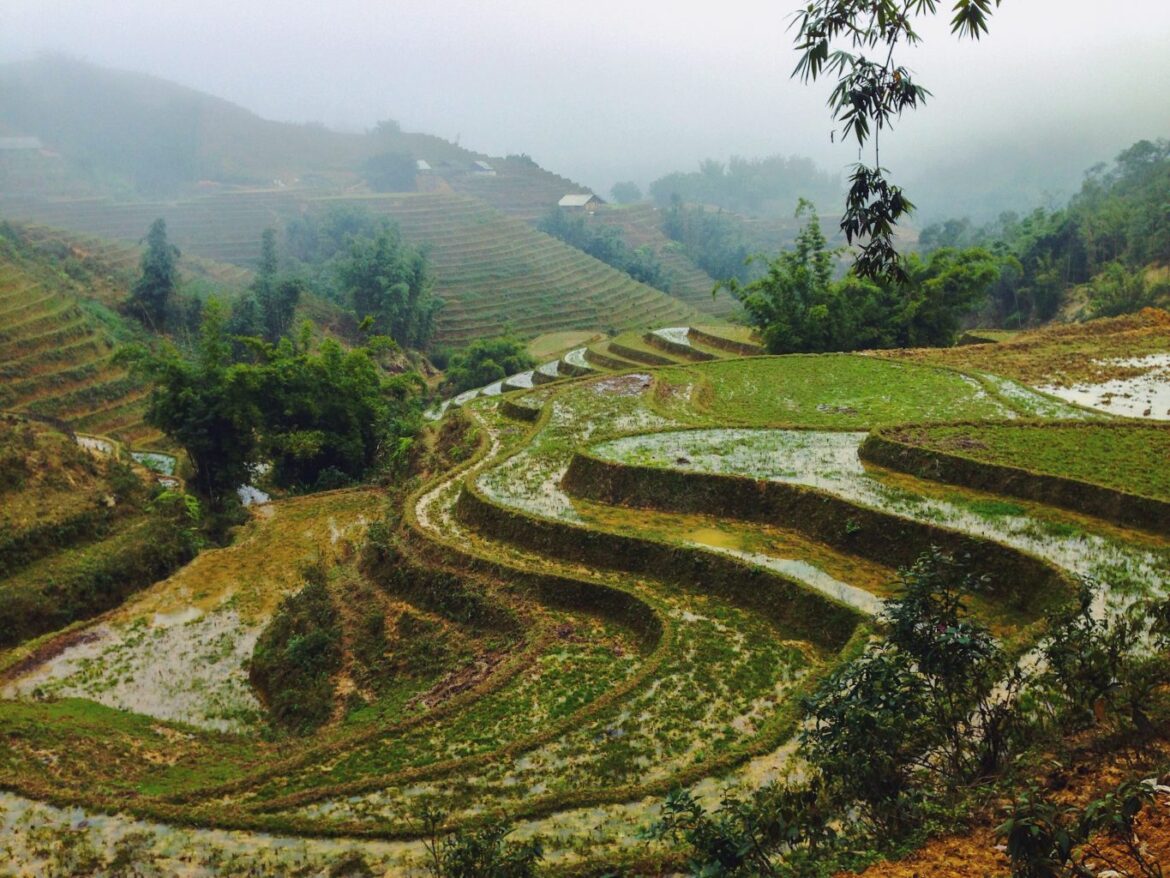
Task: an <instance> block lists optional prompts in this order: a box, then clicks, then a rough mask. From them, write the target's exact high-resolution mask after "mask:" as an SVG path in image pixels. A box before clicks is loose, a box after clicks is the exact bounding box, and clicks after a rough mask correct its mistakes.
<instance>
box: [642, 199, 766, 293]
mask: <svg viewBox="0 0 1170 878" xmlns="http://www.w3.org/2000/svg"><path fill="white" fill-rule="evenodd" d="M662 231H663V232H664V233H665V234H666V236H667V237H669V238H671V239H672V240H674V241H677V242H678V243H679V244H681V245H682V248H683V251H684V252H685V253H686V255H687V258H688V259H690V260H691V262H693V263H694V264H695V265H697V266H699V268H701V269H703V271H705V272H707V274H709V275H711V277H713V278H715V279H717V280H721V281H723V280H730V279H732V278H734V279H736V280H738V281H740V282H746V281H747V280H748V279H749V276H750V265H749V259H748V256H749V254H748V247H747V244H746V243H745V241H744V235H743V229H742V227H741V224H740V223H739V222H738V221H737V220H736V219H734V218H733V217H730V216H728V215H727V214H724V213H722V212H714V211H709V210H705V209H704V208H703V207H702V206H700V205H692V206H689V207H688V206H686V205H684V204H683V201H682V199H681V198H678V197H674V198H672V200H671V202H670V207H669V208H668V209H667V210H664V211H663V214H662Z"/></svg>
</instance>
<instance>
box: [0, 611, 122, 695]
mask: <svg viewBox="0 0 1170 878" xmlns="http://www.w3.org/2000/svg"><path fill="white" fill-rule="evenodd" d="M94 621H96V620H94ZM100 636H101V635H100V634H99V632H97V631H95V630H94V628H93V627H92V625H91V627H88V628H79V629H77V630H75V631H70V632H68V633H66V634H63V635H61V636H60V637H54V638H52V639H50V640H48V641H46V642H45V643H42V644H41V645H40V646H38V647H37V648H36V649H34V650H33V651H32V652H31V653H29V654H28V655H27V656H25V657H24V658H22V659H21V660H20V661H18V662H16V663H15V664H12V665H9V666H8V667H7V668H5V669H4V671H3V672H2V673H0V683H7V682H9V681H11V680H16V679H19V678H20V677H23V676H24V675H25V674H27V673H29V672H30V671H34V670H36V669H37V668H39V667H40V666H41V665H43V664H45V663H46V662H50V661H52V660H53V659H55V658H56V657H57V656H59V655H61V653H63V652H65V650H67V649H69V648H71V647H73V646H80V645H81V644H84V643H92V642H93V641H95V640H97V639H98V638H99V637H100Z"/></svg>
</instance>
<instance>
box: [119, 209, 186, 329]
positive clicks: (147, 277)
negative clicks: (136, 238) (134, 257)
mask: <svg viewBox="0 0 1170 878" xmlns="http://www.w3.org/2000/svg"><path fill="white" fill-rule="evenodd" d="M143 240H144V241H145V242H146V252H145V253H143V254H142V262H141V274H140V275H139V278H138V280H136V281H135V282H134V286H133V287H132V288H131V290H130V306H131V309H132V310H133V311H134V313H135V314H137V315H138V317H139V319H141V320H142V322H143V323H145V324H146V325H147V326H149V327H150V328H152V329H154V330H156V331H162V330H165V329H166V328H167V318H168V311H169V308H170V305H171V300H172V298H173V297H174V295H175V291H176V290H177V289H178V285H179V248H178V247H175V246H174V245H173V244H171V243H170V242H169V241H167V224H166V220H164V219H163V218H162V217H159V218H158V219H156V220H155V221H154V222H153V223H151V226H150V231H149V232H147V233H146V237H145V238H144V239H143Z"/></svg>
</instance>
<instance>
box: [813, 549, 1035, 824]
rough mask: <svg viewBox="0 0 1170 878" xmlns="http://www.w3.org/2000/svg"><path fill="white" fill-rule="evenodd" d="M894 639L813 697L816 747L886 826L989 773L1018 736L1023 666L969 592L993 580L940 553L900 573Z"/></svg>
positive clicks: (913, 816) (824, 769) (820, 766)
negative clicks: (970, 608)
mask: <svg viewBox="0 0 1170 878" xmlns="http://www.w3.org/2000/svg"><path fill="white" fill-rule="evenodd" d="M899 579H900V584H901V593H900V594H899V596H898V598H896V599H894V600H892V601H890V602H889V603H888V604H887V607H886V610H885V612H884V613H883V617H882V620H881V621H882V622H883V623H884V624H885V626H886V630H887V636H886V639H885V640H884V641H882V642H880V643H878V644H875V645H871V646H870V647H869V648H867V649H866V651H865V652H864V653H863V654H862V655H861V656H860V657H859V658H857V659H854V660H852V661H849V662H846V663H845V664H843V665H841V666H840V667H838V668H837V669H836V670H835V671H834V672H833V673H832V674H830V675H829V676H828V677H826V678H825V679H824V681H823V682H822V683H821V684H820V685H819V686H818V687H817V689H816V690H815V691H814V692H813V693H812V695H810V696H809V697H808V698H807V699H805V701H804V704H805V708H806V711H807V713H808V716H809V720H810V722H809V724H808V726H807V727H806V728H805V729H804V730H803V731H802V732H801V734H800V740H801V747H802V751H803V752H804V754H805V755H806V756H807V758H808V759H809V762H810V763H811V764H812V765H814V766H815V767H816V768H817V770H818V771H820V772H821V774H822V775H823V776H824V778H825V781H826V783H827V784H829V785H830V786H831V787H833V788H834V789H836V790H837V792H838V795H839V797H840V801H841V802H842V803H843V804H851V803H855V804H857V805H859V806H860V807H861V808H862V811H863V814H864V816H865V818H866V819H867V820H868V821H869V822H871V823H872V824H873V825H874V826H875V827H876V828H877V830H878V831H879V832H880V833H883V834H891V835H893V836H897V835H899V834H901V833H903V832H905V831H906V830H907V829H909V828H910V827H912V826H913V825H915V824H916V823H917V822H918V821H919V819H920V814H921V811H920V808H921V801H922V798H923V794H924V793H925V792H928V791H933V790H937V789H939V788H943V789H946V788H953V787H955V786H957V785H960V784H962V783H964V782H967V781H970V780H973V779H976V778H980V777H984V776H986V775H987V774H988V773H989V772H991V771H992V770H994V769H996V768H997V767H999V766H1000V765H1001V764H1002V762H1003V760H1004V759H1005V757H1006V756H1007V755H1008V753H1009V752H1010V750H1011V747H1012V746H1013V744H1015V743H1017V734H1018V728H1019V723H1020V714H1019V711H1018V708H1017V698H1018V695H1019V692H1020V690H1021V686H1022V679H1021V677H1020V674H1019V671H1018V669H1017V668H1016V667H1015V666H1014V665H1013V663H1012V662H1011V661H1010V660H1009V658H1008V657H1007V655H1006V654H1005V653H1004V651H1003V649H1002V647H1001V646H1000V645H999V643H998V642H997V641H996V640H995V638H994V637H993V636H992V635H991V633H990V632H989V631H988V630H987V628H986V627H985V626H983V625H982V624H980V623H978V622H976V621H975V620H973V619H971V618H970V616H969V615H968V614H967V611H966V605H965V599H966V596H967V595H969V594H971V593H972V592H973V591H977V590H980V589H982V588H984V587H985V584H984V583H982V582H981V581H979V580H977V579H975V578H973V577H971V576H970V575H968V574H967V573H966V572H965V571H964V570H963V568H962V566H961V565H960V564H958V563H956V562H955V561H954V559H952V558H950V557H948V556H946V555H943V554H941V553H939V552H938V551H931V552H929V553H926V554H924V555H923V556H922V557H921V558H919V559H918V561H917V562H916V563H915V564H914V565H913V566H912V567H911V568H910V569H908V570H904V571H902V572H901V573H900V576H899Z"/></svg>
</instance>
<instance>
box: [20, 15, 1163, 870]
mask: <svg viewBox="0 0 1170 878" xmlns="http://www.w3.org/2000/svg"><path fill="white" fill-rule="evenodd" d="M833 6H835V4H832V3H828V2H822V0H818V2H814V3H812V4H811V5H810V6H809V7H808V9H807V10H806V11H802V12H801V13H800V15H799V16H798V18H797V19H796V20H795V21H796V32H797V33H798V34H799V37H798V39H797V40H796V43H795V45H796V48H797V50H798V54H799V53H801V52H803V53H804V54H803V55H800V57H801V58H802V59H803V60H802V61H801V63H802V64H806V65H811V66H809V67H805V68H799V67H798V71H799V70H801V69H803V70H804V71H805V73H806V74H807V75H806V76H805V78H806V79H808V80H812V81H817V82H818V83H819V82H820V79H823V78H832V77H834V76H836V75H837V73H838V72H839V70H840V69H843V68H833V67H831V66H829V65H826V66H823V67H822V66H820V63H821V62H817V61H816V58H817V57H818V55H817V53H818V52H820V51H821V49H820V48H818V46H820V45H821V44H820V43H818V42H817V40H819V39H821V38H822V37H823V38H825V39H827V40H829V42H826V43H825V44H824V50H825V51H826V52H827V51H828V46H829V45H830V43H831V44H832V45H837V44H836V43H835V42H832V41H833V40H842V41H843V43H842V45H849V39H853V40H855V42H854V43H853V44H852V45H853V48H854V49H859V48H860V47H862V46H867V47H871V48H872V47H881V48H882V52H881V55H882V57H886V49H887V48H888V50H889V57H890V59H891V60H887V62H886V65H887V67H889V66H890V65H891V64H892V63H893V61H892V59H893V57H894V55H893V50H894V48H895V46H896V45H897V46H898V48H899V51H901V46H902V43H903V42H905V41H907V36H908V34H907V31H906V29H907V28H910V27H911V23H912V21H914V20H915V19H916V18H918V17H921V16H929V15H930V14H932V13H933V12H934V11H935V10H934V4H923V5H920V4H907V5H906V11H905V13H904V14H900V17H899V16H895V17H894V18H891V19H890V21H891V22H892V23H890V24H886V25H882V26H881V27H878V26H877V25H875V24H874V23H873V21H871V22H870V23H869V24H866V23H865V17H864V16H863V17H862V18H859V19H857V20H856V21H853V20H852V19H850V21H851V22H852V24H850V25H849V27H845V25H843V24H842V23H841V22H836V21H835V19H833V18H832V16H831V15H830V13H831V9H830V7H833ZM858 6H859V8H860V6H866V7H867V8H868V7H870V6H872V7H874V8H875V9H878V10H879V11H880V10H884V9H886V8H887V7H888V6H890V4H887V3H885V2H884V0H875V2H874V3H870V4H859V5H858ZM849 8H850V9H852V7H849ZM890 8H892V7H890ZM899 8H900V7H899ZM994 8H995V7H994V6H992V5H990V4H989V3H984V2H975V3H970V4H968V3H958V4H956V5H955V11H954V14H955V15H956V20H955V22H954V23H953V29H954V31H955V33H956V34H958V35H959V36H979V34H980V33H981V32H983V31H985V30H986V28H987V23H986V19H987V18H988V17H990V16H991V12H992V10H993V9H994ZM887 11H888V10H887ZM838 12H839V13H840V14H841V15H844V14H846V13H844V12H840V10H838ZM911 13H913V14H911ZM849 14H850V15H855V16H856V15H861V13H860V12H858V11H857V10H854V11H853V12H850V13H849ZM875 14H876V13H875ZM997 14H998V13H997ZM818 16H822V17H818ZM823 16H829V17H828V18H824V17H823ZM883 20H884V19H883ZM843 28H844V29H843ZM850 28H852V30H850ZM842 34H854V35H855V36H853V37H850V38H846V37H845V36H842ZM909 35H910V36H911V37H913V36H914V34H913V31H910V32H909ZM858 40H859V41H860V42H857V41H858ZM909 41H910V42H914V40H913V39H911V40H909ZM810 59H811V60H810ZM866 69H868V68H865V65H860V66H859V67H857V69H856V70H855V71H854V73H853V74H851V75H856V76H862V75H863V74H864V75H870V74H869V73H865V70H866ZM880 69H881V70H884V71H885V72H884V73H883V74H881V75H883V76H884V75H887V74H888V75H889V76H893V75H894V73H893V72H891V71H894V72H896V73H897V76H896V77H895V78H894V79H889V80H886V79H880V80H879V81H880V82H884V83H886V84H885V85H884V86H882V88H884V89H887V91H879V92H878V94H879V98H875V100H879V99H880V100H883V101H891V100H894V98H893V97H892V96H891V94H890V93H889V92H888V89H889V88H891V86H890V85H889V83H890V82H897V83H900V82H901V81H902V77H903V75H905V76H909V74H908V73H906V72H905V71H903V69H902V68H893V67H890V69H889V70H887V69H886V68H880ZM872 75H875V76H877V75H879V74H878V73H873V74H872ZM798 79H799V77H798ZM834 94H835V95H837V94H839V93H834ZM835 99H837V98H835ZM842 100H844V99H843V98H842ZM95 102H100V105H101V106H103V107H107V108H109V112H110V114H111V119H113V118H117V119H119V120H121V122H122V124H124V125H125V126H126V127H133V128H134V129H135V131H134V132H133V133H129V132H127V131H126V130H124V129H122V128H117V129H116V128H115V126H114V125H113V122H112V121H110V120H105V119H95V118H93V117H92V114H87V113H85V112H83V109H84V107H86V106H89V105H93V104H94V103H95ZM915 106H916V103H915V102H914V101H911V102H910V103H909V104H906V105H899V106H898V107H897V109H898V111H899V112H900V111H901V110H902V109H913V108H914V107H915ZM858 112H866V113H871V114H877V115H874V116H873V119H874V120H875V125H876V127H881V125H877V123H876V120H878V119H879V117H880V118H881V119H883V120H885V121H888V117H889V115H890V113H891V112H892V110H891V108H890V107H889V106H886V107H885V112H886V116H885V117H882V116H881V113H882V107H881V106H876V105H875V106H871V107H869V108H868V109H864V110H861V111H858ZM836 118H837V121H841V120H842V118H844V117H842V116H840V115H838V116H837V117H836ZM189 119H190V120H197V122H190V125H187V124H186V122H182V124H180V122H181V120H189ZM821 121H822V122H823V120H821ZM850 124H854V123H850ZM883 124H884V121H883ZM868 131H869V129H868V128H864V129H863V130H862V131H861V132H860V133H858V132H857V131H855V130H853V131H852V133H851V134H850V136H851V137H852V136H854V134H857V140H858V143H859V144H860V145H861V147H862V149H863V150H868V149H870V148H871V147H870V144H869V141H868V140H867V137H868ZM459 141H460V138H459V137H456V138H455V139H454V140H453V141H451V140H447V139H444V138H440V137H437V136H433V135H428V134H420V133H412V132H408V131H404V130H403V129H402V128H401V126H399V125H398V123H397V122H393V121H392V120H386V121H383V122H380V123H378V125H376V126H375V127H374V128H372V129H369V130H367V131H365V132H364V133H361V134H358V133H344V132H341V131H333V130H331V129H328V128H325V127H324V126H320V125H295V124H292V123H278V122H271V121H267V120H264V119H261V118H260V117H259V116H255V115H253V114H252V113H250V112H249V111H246V110H243V109H241V108H240V107H237V106H235V105H232V104H229V103H227V102H226V101H223V100H220V99H218V98H213V97H211V96H209V95H206V94H203V93H202V92H197V91H195V90H193V89H188V88H185V87H182V86H178V85H174V84H172V83H169V82H167V81H165V80H162V79H157V78H154V77H148V76H145V75H142V74H136V73H127V72H122V71H114V70H108V69H105V68H102V67H98V66H96V65H90V64H88V63H87V62H81V61H76V60H73V59H70V58H66V57H63V56H62V57H58V56H48V55H43V56H39V57H37V58H35V59H32V60H26V61H18V62H10V63H3V64H0V876H7V875H12V876H42V875H44V876H143V878H145V876H171V875H176V876H191V878H196V876H220V875H225V876H237V875H238V876H330V878H338V876H375V875H376V876H416V878H422V876H430V878H473V876H475V878H526V876H537V875H539V876H566V878H568V876H581V878H585V876H593V878H602V876H646V878H649V876H683V875H690V876H704V878H715V876H720V878H741V876H785V878H813V876H817V878H821V876H824V878H828V876H834V878H841V876H847V875H866V876H869V878H879V876H889V878H909V876H912V875H913V876H918V875H922V876H926V875H940V876H948V878H965V876H970V878H983V876H991V875H995V876H1009V875H1010V876H1013V878H1015V876H1019V878H1062V876H1068V878H1073V876H1077V878H1087V876H1099V878H1106V876H1115V878H1116V876H1145V878H1161V876H1162V875H1163V874H1164V873H1165V869H1166V868H1167V867H1170V313H1168V311H1167V310H1166V308H1167V307H1168V306H1170V283H1168V281H1167V271H1168V269H1167V266H1170V219H1168V218H1167V216H1166V213H1165V210H1164V209H1163V208H1164V204H1165V203H1166V202H1165V199H1166V198H1170V143H1168V142H1167V141H1166V140H1164V139H1163V140H1156V141H1151V140H1142V141H1139V142H1138V143H1136V144H1134V145H1132V146H1129V147H1127V148H1126V149H1125V151H1123V152H1121V153H1120V155H1118V156H1117V157H1116V159H1115V160H1114V161H1113V162H1112V164H1109V165H1100V166H1098V167H1097V168H1095V169H1093V170H1092V171H1090V172H1089V173H1088V175H1087V176H1086V177H1085V179H1084V181H1083V184H1078V185H1081V188H1080V189H1079V190H1078V191H1077V192H1076V193H1075V194H1072V195H1071V196H1070V197H1069V198H1068V200H1067V203H1066V204H1065V205H1064V206H1062V207H1059V208H1055V209H1041V208H1038V209H1035V210H1034V212H1032V213H1030V214H1027V215H1024V216H1022V217H1021V216H1020V215H1018V214H1015V213H1010V214H1009V213H1008V212H1006V208H1005V212H1002V213H1000V214H999V218H998V219H994V220H993V219H988V220H987V221H986V222H985V224H983V225H979V224H977V223H974V222H972V221H970V220H968V219H962V220H958V219H954V220H945V221H944V219H945V218H939V220H938V221H937V222H934V223H931V224H927V223H922V224H916V220H913V221H912V220H911V215H910V214H909V212H903V210H902V208H901V207H899V204H900V203H901V201H900V199H901V195H900V191H899V192H896V193H895V194H894V195H891V192H895V190H891V189H890V188H889V187H888V186H886V185H884V184H885V182H886V181H885V180H884V177H883V174H885V173H888V172H886V171H885V170H884V169H883V168H881V167H878V166H877V165H876V162H875V165H874V168H872V169H870V168H867V167H866V166H865V165H863V164H861V165H857V166H856V169H855V171H854V172H853V173H854V174H855V176H854V178H853V184H852V186H853V188H852V189H850V184H848V183H845V184H843V183H842V182H841V181H840V179H838V178H835V177H832V176H831V175H829V174H828V173H826V172H822V171H819V170H818V168H817V165H816V164H815V163H814V162H813V161H812V160H808V159H801V158H799V157H789V158H783V157H781V156H772V157H770V158H768V159H759V160H746V159H741V158H734V159H733V160H732V162H731V163H730V164H729V165H728V166H727V167H724V166H723V165H722V164H720V163H718V162H715V161H714V160H708V161H706V162H704V163H703V165H702V166H701V168H700V171H699V172H697V173H695V172H673V173H669V174H665V175H664V176H662V177H660V178H659V179H657V180H655V181H654V182H653V183H651V184H650V187H649V189H650V191H649V193H648V194H647V195H646V196H643V194H642V192H641V189H640V187H639V186H637V185H636V184H634V183H633V182H632V181H619V182H616V183H615V184H614V185H613V188H612V196H613V197H612V201H613V203H607V201H606V200H605V199H602V198H600V197H598V196H597V195H596V194H595V193H594V192H593V191H592V190H591V189H590V188H589V187H587V186H584V185H581V184H578V183H575V182H573V181H572V180H571V179H569V178H567V177H564V176H561V175H560V174H557V173H553V172H551V171H548V170H545V169H544V168H543V167H541V166H540V165H539V164H538V163H537V162H536V161H535V160H533V159H532V158H531V157H530V156H528V155H527V154H508V155H504V156H498V155H491V154H488V153H480V152H475V151H473V150H471V149H469V148H466V147H464V146H461V145H460V142H459ZM864 155H865V154H864V153H863V158H864ZM866 175H871V176H866ZM858 176H865V179H866V180H867V181H868V183H870V184H872V188H871V189H868V190H866V191H867V192H868V193H869V194H868V195H866V196H865V198H864V199H862V200H861V201H858V200H857V192H858V189H857V179H858ZM891 198H893V199H894V200H893V201H890V200H889V199H891ZM883 199H885V200H884V201H883ZM842 201H844V203H845V204H846V213H845V218H844V219H843V220H842V223H841V225H840V229H839V230H838V226H837V223H836V221H835V219H828V218H829V217H833V218H835V217H837V216H838V215H839V214H840V203H841V202H842ZM814 202H815V203H814ZM887 209H888V210H891V211H892V213H891V214H890V215H891V216H892V220H893V221H896V222H893V221H891V223H890V224H889V228H883V223H882V222H880V221H876V220H874V219H873V217H874V216H876V215H877V214H878V213H879V212H880V211H882V210H887ZM867 212H868V213H867ZM820 217H825V218H826V219H825V223H824V225H825V229H826V230H824V231H823V230H822V224H821V223H822V221H821V219H820ZM851 217H852V218H853V221H855V222H857V223H860V225H857V226H850V222H851V219H850V218H851ZM867 217H868V218H867ZM895 226H896V229H895ZM1106 230H1107V231H1108V233H1106ZM838 232H839V233H838ZM753 253H758V254H762V255H760V256H757V257H753V258H751V259H748V258H747V257H749V256H752V254H753ZM1062 272H1063V273H1062Z"/></svg>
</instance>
